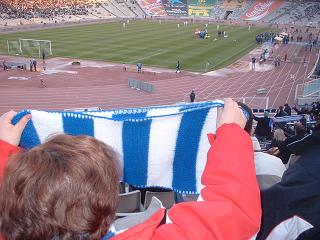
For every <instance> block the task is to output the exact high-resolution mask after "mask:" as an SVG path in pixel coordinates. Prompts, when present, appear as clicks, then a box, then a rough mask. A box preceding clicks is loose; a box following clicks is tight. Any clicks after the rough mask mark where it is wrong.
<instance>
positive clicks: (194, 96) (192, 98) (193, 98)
mask: <svg viewBox="0 0 320 240" xmlns="http://www.w3.org/2000/svg"><path fill="white" fill-rule="evenodd" d="M195 98H196V94H195V92H194V90H192V91H191V93H190V102H192V103H193V102H194V100H195Z"/></svg>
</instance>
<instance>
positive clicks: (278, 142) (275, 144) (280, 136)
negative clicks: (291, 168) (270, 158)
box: [268, 128, 287, 161]
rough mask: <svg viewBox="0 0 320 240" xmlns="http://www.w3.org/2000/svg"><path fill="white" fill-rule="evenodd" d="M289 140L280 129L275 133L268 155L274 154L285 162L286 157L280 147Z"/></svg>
mask: <svg viewBox="0 0 320 240" xmlns="http://www.w3.org/2000/svg"><path fill="white" fill-rule="evenodd" d="M286 139H287V137H286V135H285V134H284V131H283V130H282V129H281V128H279V129H276V130H275V131H274V134H273V139H272V141H271V144H270V148H269V149H268V153H269V154H272V155H274V156H276V157H278V158H280V159H281V160H282V161H284V159H285V157H284V156H283V155H282V154H281V153H280V151H279V147H280V146H282V145H283V144H284V141H285V140H286Z"/></svg>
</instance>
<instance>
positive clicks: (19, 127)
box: [15, 114, 31, 132]
mask: <svg viewBox="0 0 320 240" xmlns="http://www.w3.org/2000/svg"><path fill="white" fill-rule="evenodd" d="M30 119H31V114H28V115H26V116H24V117H23V118H21V119H20V121H19V122H18V123H17V124H16V125H15V129H17V130H18V131H20V132H22V131H23V129H24V128H25V126H26V125H27V123H28V122H29V120H30Z"/></svg>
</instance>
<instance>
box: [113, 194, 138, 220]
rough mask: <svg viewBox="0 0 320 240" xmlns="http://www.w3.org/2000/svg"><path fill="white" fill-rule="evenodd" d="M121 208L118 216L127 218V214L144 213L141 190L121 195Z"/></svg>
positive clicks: (118, 210) (119, 207)
mask: <svg viewBox="0 0 320 240" xmlns="http://www.w3.org/2000/svg"><path fill="white" fill-rule="evenodd" d="M119 198H120V199H119V206H118V209H117V214H116V215H117V216H126V213H137V212H140V211H142V210H143V209H142V207H141V202H140V201H141V193H140V191H139V190H136V191H132V192H128V193H121V194H119Z"/></svg>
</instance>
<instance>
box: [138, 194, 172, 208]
mask: <svg viewBox="0 0 320 240" xmlns="http://www.w3.org/2000/svg"><path fill="white" fill-rule="evenodd" d="M152 197H156V198H158V199H159V200H160V201H161V203H162V205H163V206H164V207H165V208H166V209H169V208H171V207H172V206H173V205H174V204H175V196H174V192H173V191H170V192H150V191H147V192H146V197H145V201H144V208H148V207H149V205H150V202H151V199H152Z"/></svg>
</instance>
